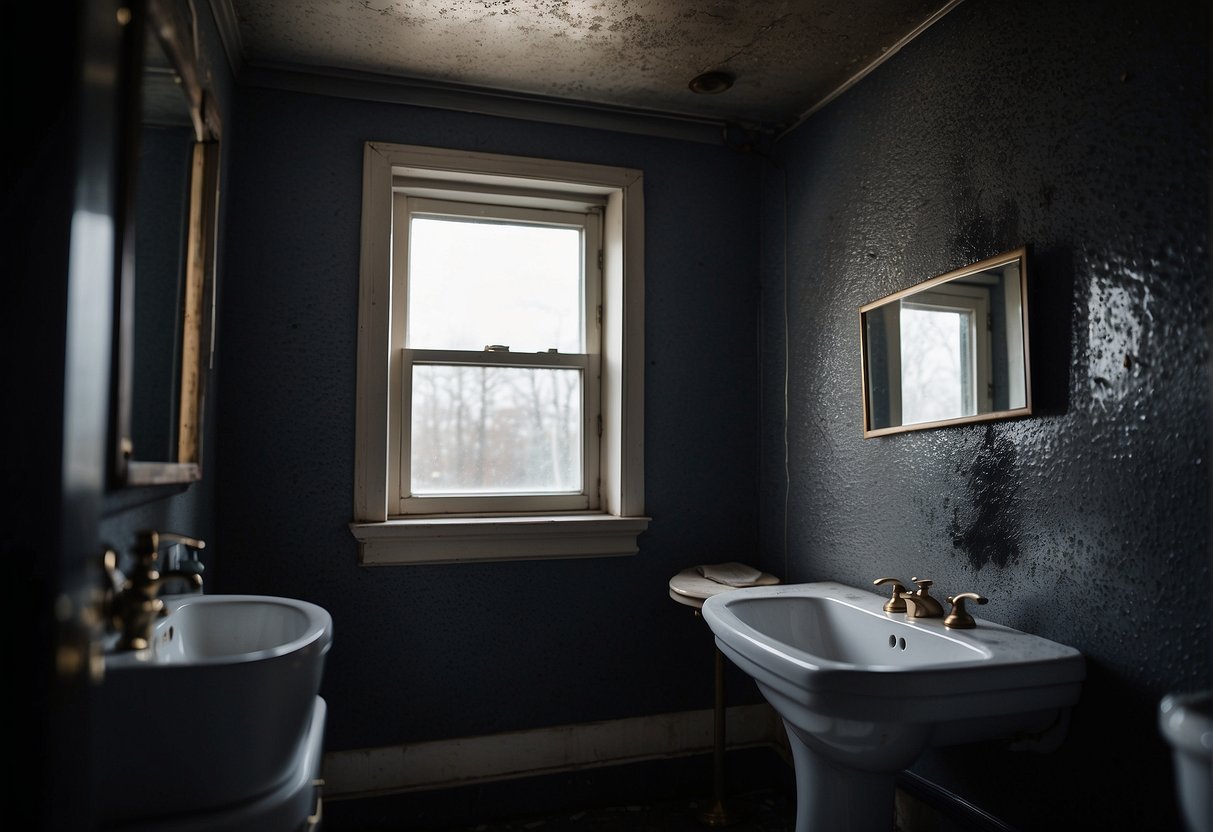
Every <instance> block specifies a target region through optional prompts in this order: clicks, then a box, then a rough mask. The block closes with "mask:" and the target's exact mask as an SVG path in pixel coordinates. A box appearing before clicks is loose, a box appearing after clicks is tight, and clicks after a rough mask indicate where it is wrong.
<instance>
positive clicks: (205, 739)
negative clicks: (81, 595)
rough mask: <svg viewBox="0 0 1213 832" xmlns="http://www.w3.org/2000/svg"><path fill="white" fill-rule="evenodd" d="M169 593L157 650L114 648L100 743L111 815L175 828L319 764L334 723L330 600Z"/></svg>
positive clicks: (104, 801)
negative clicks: (313, 754)
mask: <svg viewBox="0 0 1213 832" xmlns="http://www.w3.org/2000/svg"><path fill="white" fill-rule="evenodd" d="M164 600H165V607H166V610H167V613H168V614H167V615H166V616H164V617H163V618H161V619H159V621H158V622H157V624H156V627H155V631H154V634H153V638H152V640H151V644H150V646H149V647H148V648H147V649H146V650H140V651H130V652H111V653H108V654H107V655H106V656H105V675H104V680H103V682H102V684H101V685H100V686H99V687H98V689H97V695H96V697H95V700H96V703H97V709H96V712H95V715H94V723H95V729H94V736H95V737H96V744H95V746H94V749H93V754H94V768H95V770H96V774H97V776H96V783H97V792H96V801H97V804H98V810H99V814H100V817H101V820H102V822H103V823H105V824H109V825H114V824H121V825H128V824H133V823H135V822H152V819H160V821H161V822H162V824H163V825H167V824H168V823H169V819H170V818H176V817H180V816H184V815H198V814H200V813H204V812H215V811H219V810H226V809H231V808H232V807H234V806H235V805H236V804H241V803H248V802H251V801H255V800H257V799H258V798H265V797H266V796H267V795H271V794H273V793H276V792H277V791H280V790H281V789H282V788H283V787H284V786H285V784H287V783H288V781H290V780H291V779H292V777H295V776H299V774H298V773H299V770H300V767H301V766H303V767H304V768H307V765H308V764H307V762H306V760H305V759H304V756H306V747H307V744H308V741H309V737H312V738H313V740H314V738H315V735H316V729H317V727H318V728H319V729H320V731H321V732H322V730H323V725H321V726H315V725H314V721H315V719H316V715H317V714H319V715H320V718H321V719H322V720H323V715H324V708H323V703H322V701H320V700H319V697H318V693H319V689H320V681H321V677H322V674H323V669H324V659H325V655H326V654H327V652H328V650H329V646H330V644H331V642H332V629H333V628H332V619H331V617H330V616H329V613H328V612H327V611H326V610H325V609H323V608H322V607H319V606H317V605H315V604H312V603H309V602H307V601H300V600H296V599H293V598H276V597H270V596H261V595H191V596H176V597H169V598H165V599H164ZM301 755H304V756H301ZM216 828H217V827H216Z"/></svg>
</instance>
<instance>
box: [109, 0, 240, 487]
mask: <svg viewBox="0 0 1213 832" xmlns="http://www.w3.org/2000/svg"><path fill="white" fill-rule="evenodd" d="M130 11H131V20H130V23H129V24H128V26H129V27H130V32H129V35H128V50H127V58H126V67H125V71H124V80H125V90H126V92H125V95H124V112H125V119H126V120H125V131H124V136H123V139H124V142H123V144H124V151H123V153H122V157H121V159H120V165H121V169H122V181H123V183H124V186H123V187H124V190H123V193H122V196H121V211H120V216H121V244H120V246H119V263H118V274H119V280H118V285H117V289H116V292H117V295H116V298H115V311H116V315H115V317H116V320H115V327H114V333H115V361H114V367H115V374H114V379H115V383H114V385H113V393H112V399H113V401H112V411H113V420H112V421H113V428H112V434H113V451H112V457H111V461H112V465H111V468H112V471H113V476H112V480H113V482H114V484H115V485H116V486H119V487H122V486H136V485H158V484H169V483H190V482H194V481H196V480H198V479H200V478H201V476H202V414H203V410H204V404H205V390H206V380H207V376H208V374H209V370H210V366H211V357H212V354H213V349H214V343H213V342H214V338H213V316H214V296H215V252H216V237H217V231H218V207H219V147H220V136H221V125H220V119H219V110H218V108H217V106H216V102H215V100H214V97H213V94H212V93H211V91H210V90H208V89H207V88H206V87H205V86H204V84H203V83H202V79H201V74H200V69H199V62H198V55H197V50H196V22H195V20H194V18H193V7H192V6H191V5H188V4H186V3H185V2H183V0H135V2H132V3H131V4H130Z"/></svg>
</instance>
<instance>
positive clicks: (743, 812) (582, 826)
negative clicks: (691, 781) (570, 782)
mask: <svg viewBox="0 0 1213 832" xmlns="http://www.w3.org/2000/svg"><path fill="white" fill-rule="evenodd" d="M715 808H716V807H715V802H714V801H712V800H704V801H671V802H663V803H654V804H650V805H638V804H637V805H622V806H612V807H606V808H601V809H582V810H577V811H572V812H562V813H558V814H553V815H541V816H534V817H520V818H516V819H514V820H510V821H504V822H498V823H477V824H474V825H470V826H452V827H443V828H435V829H432V830H427V832H533V831H534V832H616V830H618V832H705V830H713V829H722V830H727V832H792V830H793V829H794V828H795V825H796V823H795V808H794V807H793V806H792V805H790V803H789V801H788V800H787V799H786V797H785V796H784V795H783V794H782V793H780V792H776V791H770V790H764V791H759V792H752V793H749V794H743V795H736V796H733V797H731V798H730V800H729V801H728V802H727V803H726V804H725V806H724V814H723V816H722V815H721V814H720V813H719V812H718V811H713V810H714V809H715ZM705 812H707V813H708V814H709V820H710V822H709V820H705V819H704V818H703V817H702V816H703V815H704V814H705ZM722 820H723V821H724V823H723V824H722V823H720V821H722Z"/></svg>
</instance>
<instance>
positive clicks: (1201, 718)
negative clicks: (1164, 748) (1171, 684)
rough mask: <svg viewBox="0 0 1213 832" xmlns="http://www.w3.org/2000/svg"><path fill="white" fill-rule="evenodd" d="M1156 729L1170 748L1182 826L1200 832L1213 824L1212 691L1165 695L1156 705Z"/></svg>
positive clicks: (1190, 831)
mask: <svg viewBox="0 0 1213 832" xmlns="http://www.w3.org/2000/svg"><path fill="white" fill-rule="evenodd" d="M1158 726H1159V730H1161V731H1162V735H1163V737H1165V738H1166V740H1167V743H1168V744H1169V745H1170V746H1171V762H1172V764H1173V766H1174V768H1175V791H1176V795H1177V796H1178V798H1179V808H1180V811H1181V812H1182V814H1183V818H1184V824H1185V825H1186V826H1187V829H1188V830H1189V832H1203V830H1207V829H1208V828H1209V826H1210V821H1213V787H1211V786H1210V783H1213V780H1211V779H1210V778H1211V775H1210V772H1211V771H1213V691H1208V690H1205V691H1199V692H1196V693H1170V694H1167V695H1166V696H1164V697H1163V699H1162V702H1160V703H1159V705H1158Z"/></svg>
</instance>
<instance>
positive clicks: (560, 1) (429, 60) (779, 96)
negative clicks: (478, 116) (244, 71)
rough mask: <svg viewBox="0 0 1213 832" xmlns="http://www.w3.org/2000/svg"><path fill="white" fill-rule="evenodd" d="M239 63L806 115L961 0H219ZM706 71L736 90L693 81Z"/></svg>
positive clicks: (756, 119) (723, 115)
mask: <svg viewBox="0 0 1213 832" xmlns="http://www.w3.org/2000/svg"><path fill="white" fill-rule="evenodd" d="M214 2H216V3H217V4H224V3H226V4H230V11H231V15H230V17H229V19H231V20H234V21H235V25H236V29H237V35H238V39H239V46H238V51H239V53H240V56H241V59H242V65H243V66H248V67H253V68H261V69H272V70H292V69H294V70H306V71H309V72H324V71H338V72H345V73H350V72H353V73H365V74H366V75H368V76H372V77H377V78H389V79H401V80H407V81H410V82H429V83H436V84H448V85H455V86H457V87H459V88H464V89H471V90H481V91H486V92H491V93H493V94H498V95H500V94H507V95H518V96H531V97H536V98H540V99H554V100H557V101H568V102H575V103H578V104H582V105H587V104H588V105H592V106H600V107H607V108H619V109H624V110H628V111H639V112H647V113H653V114H660V115H666V116H675V117H686V118H700V119H708V120H715V121H721V122H731V123H738V124H744V125H748V126H760V127H768V128H769V127H779V126H784V125H788V124H791V123H794V122H796V121H798V120H800V119H803V118H804V117H805V116H806V115H807V114H809V113H810V112H812V111H813V110H814V109H816V108H818V107H820V106H822V105H823V104H824V103H826V102H828V101H829V100H830V99H831V98H833V97H834V96H835V95H837V94H838V93H839V92H841V91H842V90H844V89H846V87H847V86H849V85H850V84H851V83H853V82H854V81H855V80H857V79H859V78H861V77H863V75H864V74H866V72H867V71H869V70H870V69H871V68H873V67H874V66H876V65H878V64H879V63H880V62H881V61H882V60H883V59H884V58H886V57H888V56H889V55H891V54H892V53H893V52H895V51H896V50H897V49H899V48H900V47H901V46H902V45H904V43H906V42H908V41H909V40H910V39H911V38H913V37H914V36H915V35H916V34H917V33H919V32H921V31H922V30H923V29H925V28H926V27H927V26H929V25H930V24H931V23H933V22H934V21H935V20H937V19H938V18H939V17H941V16H942V15H943V14H945V13H946V12H947V11H949V10H950V9H951V8H952V7H954V6H955V5H957V4H958V3H959V2H960V0H716V2H711V1H709V2H701V3H693V2H692V3H688V2H685V1H684V0H471V2H469V1H468V0H214ZM707 72H723V73H727V75H729V76H731V77H732V79H733V85H732V87H731V88H730V89H728V90H726V91H723V92H718V93H712V94H702V93H695V92H693V91H691V89H690V87H689V85H690V82H691V81H692V79H693V78H695V77H696V76H698V75H700V74H702V73H707Z"/></svg>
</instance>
